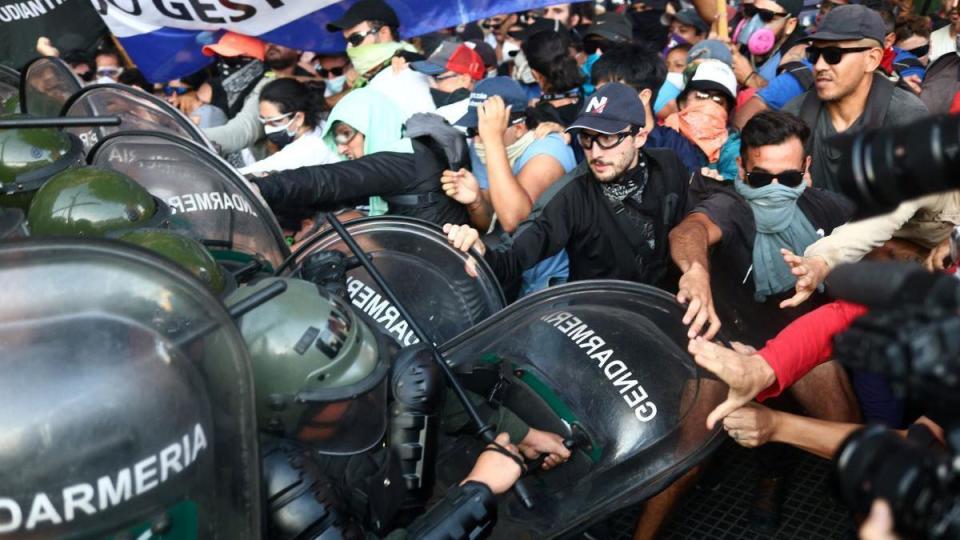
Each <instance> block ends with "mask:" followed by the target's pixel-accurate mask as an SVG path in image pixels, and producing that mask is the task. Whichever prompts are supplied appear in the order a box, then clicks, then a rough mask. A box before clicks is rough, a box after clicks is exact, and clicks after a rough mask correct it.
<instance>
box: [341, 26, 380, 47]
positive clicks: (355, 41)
mask: <svg viewBox="0 0 960 540" xmlns="http://www.w3.org/2000/svg"><path fill="white" fill-rule="evenodd" d="M379 31H380V27H379V26H371V27H370V29H369V30H367V31H366V32H354V33H352V34H350V35H349V36H347V43H349V44H350V45H351V46H352V47H359V46H360V44H361V43H363V40H365V39H367V36H372V35H373V34H376V33H377V32H379Z"/></svg>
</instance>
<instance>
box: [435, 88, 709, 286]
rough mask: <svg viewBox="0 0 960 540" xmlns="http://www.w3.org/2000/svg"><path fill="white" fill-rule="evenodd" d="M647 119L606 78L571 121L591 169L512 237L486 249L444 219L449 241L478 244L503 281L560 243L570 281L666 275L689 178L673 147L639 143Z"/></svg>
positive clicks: (658, 279) (632, 97)
mask: <svg viewBox="0 0 960 540" xmlns="http://www.w3.org/2000/svg"><path fill="white" fill-rule="evenodd" d="M645 125H646V117H645V114H644V107H643V104H642V103H641V101H640V98H639V96H638V95H637V92H636V91H635V90H633V89H631V88H630V87H629V86H626V85H624V84H621V83H608V84H605V85H604V86H603V87H602V88H600V89H599V90H598V91H597V92H596V93H595V94H594V95H593V96H591V97H590V98H589V99H588V100H586V103H585V104H584V106H583V110H582V111H581V112H580V114H579V116H578V117H577V119H576V120H575V121H574V122H573V124H572V125H571V126H570V127H569V128H568V131H569V132H570V133H571V134H573V135H574V136H576V137H577V139H578V141H579V142H580V145H581V146H582V147H583V150H584V154H585V156H586V161H587V164H588V166H589V167H588V169H587V170H586V171H584V173H583V174H580V175H579V176H575V177H572V178H570V180H569V181H568V182H566V183H565V184H564V185H562V187H560V188H559V189H557V190H556V191H553V190H551V192H548V193H546V194H545V195H544V197H548V201H547V202H546V203H545V204H544V206H543V209H542V211H541V213H540V214H539V215H538V216H536V217H535V218H534V219H532V220H530V221H528V222H525V223H524V224H523V225H521V227H519V228H518V230H517V232H516V233H515V234H514V236H513V239H512V242H509V243H504V244H500V245H498V246H497V247H496V248H490V249H487V248H486V246H485V245H484V243H483V242H482V241H481V240H480V238H479V234H478V233H477V231H476V230H474V229H472V228H470V227H467V226H462V225H461V226H455V225H449V224H448V225H445V226H444V231H445V232H446V233H447V236H448V239H449V241H450V242H451V243H452V244H453V245H454V247H456V248H458V249H461V250H464V251H467V250H469V248H471V247H475V248H477V250H478V251H479V252H480V253H481V254H483V255H484V258H485V259H486V260H487V262H488V263H489V264H490V266H491V267H492V268H493V270H494V272H495V273H496V274H497V277H498V278H499V279H500V280H501V282H502V283H503V284H504V285H505V286H507V287H509V286H510V285H512V284H513V283H514V281H515V280H516V279H518V277H519V275H520V274H521V273H522V272H523V271H524V270H526V269H528V268H530V267H532V266H533V265H535V264H537V262H539V261H540V260H542V259H544V258H546V257H549V256H552V255H554V254H555V253H558V252H559V251H560V250H563V249H566V251H567V254H568V255H569V257H570V277H569V280H570V281H574V280H583V279H622V280H628V281H637V282H640V283H648V284H654V285H657V284H660V283H663V282H664V277H665V274H666V271H667V268H668V265H669V251H668V246H667V234H668V233H669V231H670V229H671V228H672V227H673V226H674V225H676V224H677V223H679V221H680V220H681V219H682V218H683V216H684V215H685V212H686V206H687V187H688V185H689V182H690V179H691V178H690V173H689V172H687V169H686V167H684V165H683V163H681V162H680V159H679V158H677V156H676V154H674V153H673V151H672V150H665V149H656V150H653V149H650V150H648V149H644V148H643V145H644V143H645V142H646V139H647V133H646V131H645V130H644V126H645ZM561 182H562V181H561ZM541 201H542V200H541Z"/></svg>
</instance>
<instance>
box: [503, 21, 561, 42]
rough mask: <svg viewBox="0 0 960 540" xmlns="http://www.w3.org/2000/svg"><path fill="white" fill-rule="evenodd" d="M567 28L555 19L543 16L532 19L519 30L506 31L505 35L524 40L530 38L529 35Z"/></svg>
mask: <svg viewBox="0 0 960 540" xmlns="http://www.w3.org/2000/svg"><path fill="white" fill-rule="evenodd" d="M566 30H567V28H566V27H565V26H563V24H562V23H561V22H560V21H555V20H553V19H547V18H544V17H537V18H536V19H533V22H531V23H530V24H528V25H526V26H524V27H523V28H521V29H519V30H514V31H512V32H507V35H509V36H510V37H512V38H514V39H519V40H520V41H526V40H528V39H530V36H533V35H535V34H539V33H540V32H560V31H564V32H565V31H566Z"/></svg>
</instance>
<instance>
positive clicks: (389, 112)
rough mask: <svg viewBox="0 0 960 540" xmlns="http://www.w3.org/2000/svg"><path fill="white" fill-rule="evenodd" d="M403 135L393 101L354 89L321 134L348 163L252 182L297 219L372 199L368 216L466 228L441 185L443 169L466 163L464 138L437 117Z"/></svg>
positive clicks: (411, 125)
mask: <svg viewBox="0 0 960 540" xmlns="http://www.w3.org/2000/svg"><path fill="white" fill-rule="evenodd" d="M414 119H416V120H414ZM403 129H404V124H403V113H402V112H400V111H399V110H397V108H396V107H394V105H393V101H392V100H389V99H387V98H386V97H385V96H384V95H383V94H381V93H380V92H378V91H376V90H374V89H373V88H361V89H358V90H354V91H352V92H350V93H349V94H348V95H347V96H346V97H344V98H343V99H341V100H340V102H339V103H337V105H336V107H334V108H333V110H332V111H330V116H329V117H328V118H327V124H326V127H325V129H324V132H323V139H324V140H325V142H326V144H327V146H329V147H330V148H334V149H336V152H337V153H339V154H340V155H341V156H343V157H345V158H347V161H344V162H340V163H332V164H329V165H314V166H310V167H301V168H298V169H291V170H287V171H283V172H278V173H276V174H272V175H269V176H266V177H261V178H255V179H254V180H253V181H254V183H256V185H257V186H258V187H259V189H260V193H261V194H262V195H263V197H264V199H265V200H266V201H267V203H268V204H269V205H270V207H271V208H272V209H273V210H274V212H276V213H278V214H284V215H287V216H289V217H290V218H294V219H302V218H304V217H312V215H313V214H314V213H316V212H318V211H322V210H331V209H338V208H342V207H348V206H357V205H363V204H365V203H367V202H368V201H369V203H370V208H369V210H370V214H371V215H379V214H384V213H389V214H392V215H406V216H413V217H419V218H421V219H425V220H428V221H432V222H434V223H438V224H441V223H466V222H467V220H468V217H467V211H466V209H465V208H464V207H463V206H462V205H461V204H459V203H457V202H455V201H453V200H452V199H450V198H448V197H446V196H444V194H443V193H442V190H441V187H440V176H441V173H442V172H443V171H444V170H447V169H454V170H459V169H460V168H461V166H462V164H463V163H465V162H466V159H467V153H466V148H465V145H463V141H462V135H461V134H460V132H458V131H457V130H455V129H453V128H452V127H450V126H449V125H447V124H446V123H445V122H444V121H443V119H442V118H441V117H439V116H436V115H417V116H415V117H413V119H411V120H410V121H408V122H407V124H406V134H407V136H408V137H411V138H405V137H403ZM458 143H459V146H458ZM441 156H443V157H442V158H441ZM450 156H457V157H454V158H453V159H451V158H450ZM461 160H462V161H461ZM371 197H374V199H373V200H370V198H371ZM376 197H382V200H381V199H377V198H376ZM384 201H386V204H385V203H384Z"/></svg>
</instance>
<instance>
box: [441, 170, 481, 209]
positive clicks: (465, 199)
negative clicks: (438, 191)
mask: <svg viewBox="0 0 960 540" xmlns="http://www.w3.org/2000/svg"><path fill="white" fill-rule="evenodd" d="M440 185H441V186H443V192H444V193H446V194H447V197H450V198H451V199H453V200H455V201H457V202H458V203H460V204H463V205H467V206H470V205H471V204H476V203H477V201H479V200H480V183H479V182H477V177H476V176H474V175H473V173H472V172H470V171H468V170H466V169H460V170H459V171H450V170H447V171H443V175H441V176H440Z"/></svg>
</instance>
